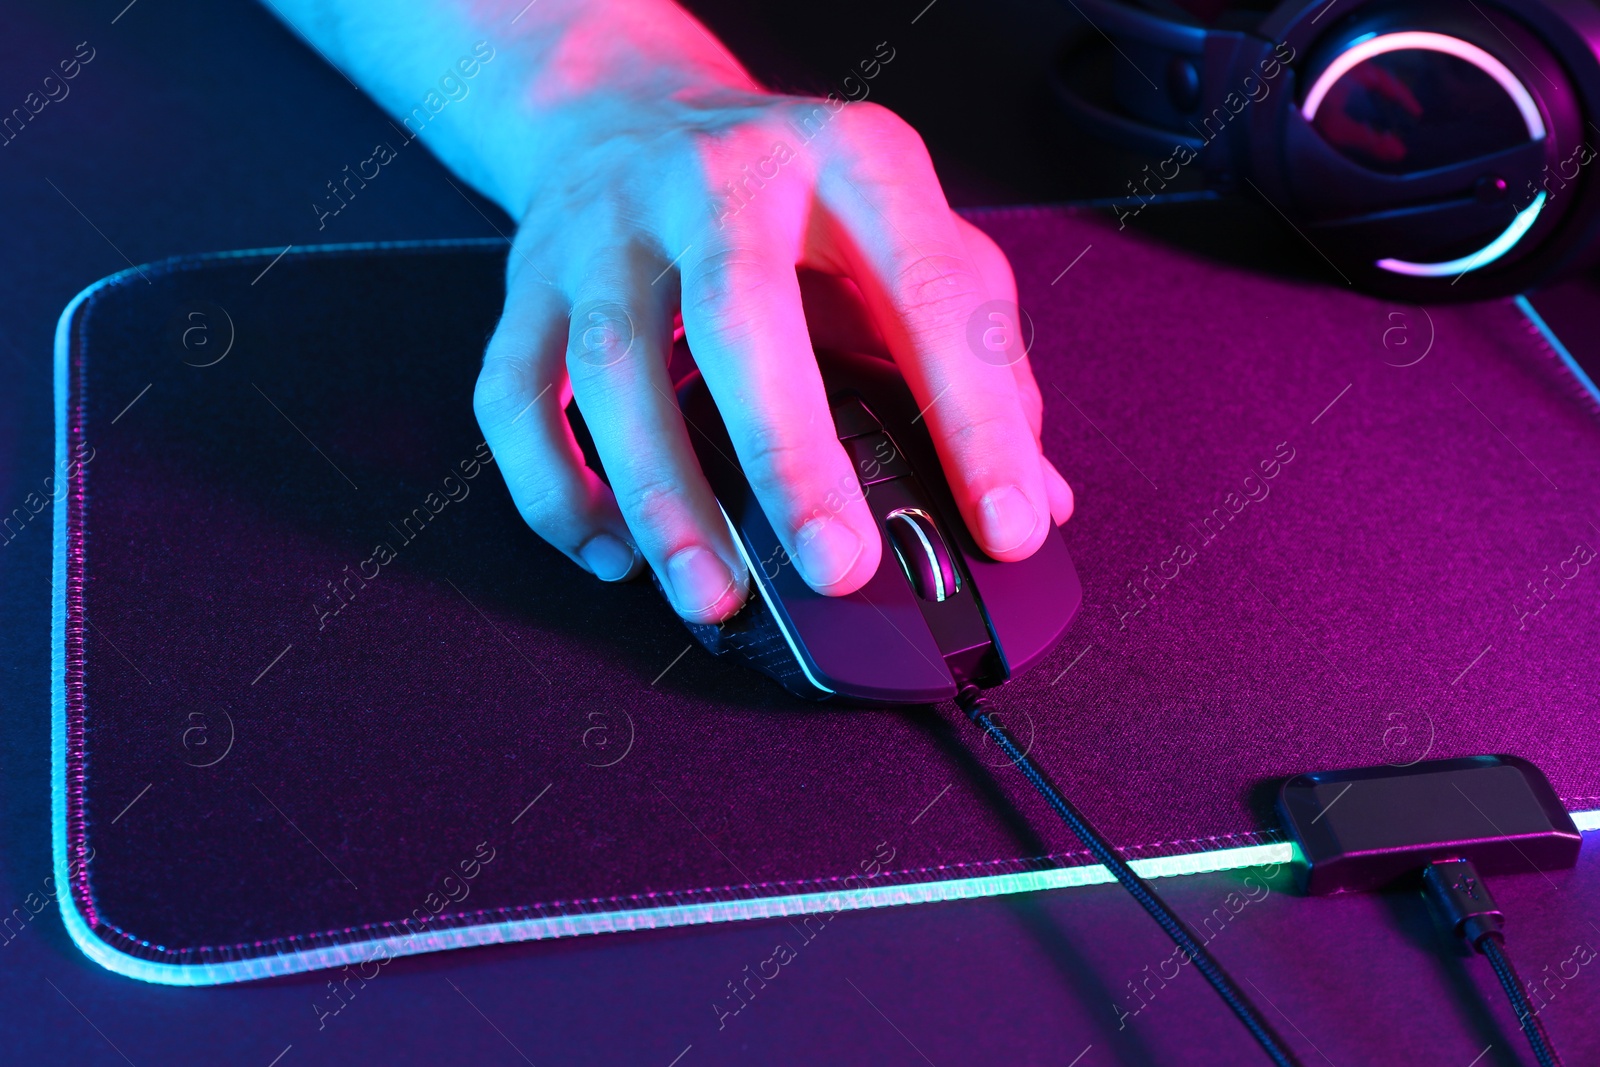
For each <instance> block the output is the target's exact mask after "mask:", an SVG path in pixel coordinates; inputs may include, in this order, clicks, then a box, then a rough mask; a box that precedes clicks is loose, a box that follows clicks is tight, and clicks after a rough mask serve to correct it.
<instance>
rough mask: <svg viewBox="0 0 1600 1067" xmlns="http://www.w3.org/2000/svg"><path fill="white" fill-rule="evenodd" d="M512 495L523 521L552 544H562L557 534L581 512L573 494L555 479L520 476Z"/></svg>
mask: <svg viewBox="0 0 1600 1067" xmlns="http://www.w3.org/2000/svg"><path fill="white" fill-rule="evenodd" d="M512 496H513V498H514V499H515V500H516V502H517V511H518V513H519V514H521V516H522V521H523V522H526V523H527V524H528V525H529V526H530V527H531V528H532V529H533V532H534V533H536V534H538V535H539V536H540V537H543V538H544V539H545V540H546V541H549V542H550V543H551V544H557V543H558V540H559V538H558V537H557V536H556V535H557V533H558V532H559V531H560V529H561V528H562V527H563V526H564V525H566V524H567V523H569V522H570V521H571V519H572V517H573V516H574V515H575V514H576V513H577V511H578V508H577V503H578V502H577V501H576V500H575V499H573V495H572V494H571V493H569V492H568V491H567V490H566V488H565V487H564V486H562V485H561V484H560V483H559V482H557V481H554V480H551V479H544V478H539V479H527V478H524V479H519V480H518V484H517V485H516V486H515V491H514V492H513V493H512Z"/></svg>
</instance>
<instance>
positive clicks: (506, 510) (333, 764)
mask: <svg viewBox="0 0 1600 1067" xmlns="http://www.w3.org/2000/svg"><path fill="white" fill-rule="evenodd" d="M976 221H978V222H979V223H980V224H981V225H983V226H984V227H985V228H986V229H987V230H988V231H989V232H990V233H992V234H993V235H994V237H995V238H996V239H997V240H998V241H999V242H1000V244H1001V245H1002V246H1003V247H1004V248H1005V249H1006V251H1007V252H1008V253H1009V254H1010V256H1011V257H1012V261H1013V263H1014V265H1015V266H1016V269H1017V274H1018V278H1019V284H1020V288H1021V294H1022V302H1023V306H1024V308H1025V309H1026V310H1027V312H1028V313H1029V316H1030V318H1031V326H1032V329H1033V331H1034V338H1033V345H1032V359H1033V363H1034V367H1035V370H1036V373H1037V375H1038V378H1039V382H1040V385H1041V387H1042V389H1043V392H1044V398H1045V405H1046V419H1047V423H1046V428H1045V436H1044V441H1045V448H1046V451H1047V452H1048V454H1049V455H1050V456H1051V458H1052V459H1053V460H1054V461H1055V463H1056V465H1057V466H1058V467H1059V468H1060V469H1061V470H1062V471H1063V472H1065V473H1066V475H1067V477H1068V478H1069V480H1071V482H1072V484H1073V488H1074V490H1075V491H1076V492H1077V496H1078V514H1077V516H1076V517H1075V518H1074V519H1073V520H1072V521H1071V522H1070V523H1069V524H1068V526H1067V527H1066V531H1065V533H1066V538H1067V542H1068V545H1069V547H1070V549H1071V552H1072V554H1073V558H1074V560H1075V562H1076V564H1077V568H1078V571H1079V574H1080V576H1081V577H1082V580H1083V587H1084V607H1083V609H1082V610H1081V611H1080V613H1079V615H1078V617H1077V619H1076V620H1075V621H1074V623H1073V625H1072V627H1071V629H1070V630H1069V631H1068V634H1067V638H1066V640H1065V642H1064V643H1063V644H1062V645H1061V646H1060V647H1058V648H1057V649H1056V650H1055V652H1054V653H1053V654H1052V655H1051V656H1050V657H1048V658H1047V659H1046V661H1045V662H1044V663H1043V664H1042V665H1040V666H1039V667H1037V668H1035V669H1034V670H1033V671H1032V672H1030V673H1029V674H1027V675H1026V676H1025V677H1023V678H1021V679H1020V680H1018V681H1016V682H1013V683H1011V684H1010V685H1008V686H1007V687H1005V688H1004V689H1003V690H1001V691H999V692H998V693H997V694H996V697H995V702H994V706H995V707H996V708H998V709H999V711H1000V713H1001V715H1002V717H1003V718H1007V719H1008V720H1009V722H1010V724H1011V726H1012V729H1013V731H1014V732H1015V733H1016V734H1018V736H1019V738H1020V740H1021V741H1022V742H1023V743H1024V744H1026V745H1027V746H1028V747H1029V749H1030V751H1031V753H1032V754H1033V755H1034V757H1035V758H1036V759H1037V760H1038V761H1039V762H1040V763H1041V764H1043V765H1044V766H1045V767H1046V768H1047V769H1048V770H1049V771H1050V772H1051V773H1052V774H1053V775H1054V777H1055V778H1056V779H1057V780H1058V782H1059V783H1060V784H1061V786H1062V787H1063V788H1064V789H1065V790H1066V791H1067V792H1068V794H1069V795H1071V796H1073V797H1074V798H1075V799H1076V801H1077V802H1078V803H1079V805H1080V806H1081V807H1082V808H1083V809H1084V810H1085V812H1086V813H1087V814H1088V815H1089V816H1090V817H1091V818H1092V819H1094V820H1095V822H1096V823H1097V824H1099V825H1100V827H1101V828H1102V829H1103V830H1104V831H1105V832H1106V833H1107V835H1108V836H1109V837H1111V839H1112V840H1113V841H1114V842H1115V843H1117V844H1118V845H1119V846H1120V847H1122V848H1124V849H1125V850H1126V853H1127V854H1128V855H1129V856H1130V857H1137V858H1139V859H1140V860H1141V868H1142V869H1143V870H1144V871H1145V872H1146V873H1150V874H1162V873H1178V872H1183V871H1193V870H1202V869H1219V868H1225V867H1230V866H1240V865H1245V864H1250V863H1259V862H1265V861H1267V860H1272V859H1282V858H1284V857H1286V856H1287V846H1286V845H1284V844H1282V843H1281V842H1280V841H1279V839H1278V837H1277V835H1276V834H1275V833H1274V831H1273V830H1272V825H1273V819H1272V813H1271V786H1270V782H1271V781H1272V780H1274V779H1281V778H1283V777H1286V776H1289V775H1292V774H1296V773H1299V772H1302V771H1307V770H1315V769H1323V768H1331V767H1340V766H1357V765H1365V764H1376V763H1385V762H1390V763H1407V762H1411V761H1413V760H1417V759H1421V758H1423V757H1424V756H1431V757H1445V756H1458V755H1467V754H1475V753H1480V752H1504V753H1509V754H1513V755H1517V756H1521V757H1524V758H1527V759H1531V760H1533V761H1534V762H1535V763H1537V764H1539V765H1540V766H1541V767H1543V768H1544V769H1545V770H1546V772H1547V773H1548V774H1549V776H1550V778H1551V780H1552V782H1553V783H1554V785H1555V787H1556V789H1557V791H1558V793H1559V794H1560V796H1561V797H1562V800H1563V802H1564V803H1565V804H1566V805H1567V807H1568V808H1569V809H1570V810H1585V809H1588V808H1594V807H1600V797H1597V794H1600V733H1597V732H1596V731H1595V730H1594V729H1593V718H1594V693H1595V692H1596V691H1597V690H1600V627H1596V626H1595V624H1594V623H1595V618H1596V609H1597V607H1600V562H1597V560H1596V555H1595V553H1596V550H1597V549H1600V531H1597V530H1596V529H1595V525H1594V524H1595V523H1596V521H1600V520H1597V517H1600V507H1597V504H1600V485H1597V482H1596V479H1595V478H1594V472H1595V471H1596V470H1600V421H1597V413H1596V412H1595V410H1594V409H1593V405H1592V404H1591V403H1590V402H1589V399H1588V397H1587V395H1586V394H1585V393H1583V392H1582V390H1581V389H1580V387H1579V386H1578V384H1577V383H1576V381H1575V380H1574V379H1572V378H1571V376H1570V375H1569V374H1568V372H1567V371H1566V370H1565V369H1564V368H1563V366H1562V365H1561V364H1560V362H1559V361H1558V359H1557V357H1556V356H1555V355H1554V354H1553V353H1552V352H1551V351H1550V349H1549V348H1548V346H1546V345H1545V343H1544V342H1543V340H1542V339H1541V338H1540V337H1539V336H1538V335H1537V334H1536V333H1535V332H1534V330H1533V329H1531V328H1530V325H1529V323H1528V321H1527V320H1526V319H1525V318H1524V317H1523V315H1522V314H1521V312H1520V311H1519V310H1518V307H1517V306H1516V305H1515V304H1513V303H1509V302H1507V303H1493V304H1485V305H1477V306H1470V307H1456V308H1449V309H1438V308H1434V309H1422V308H1416V307H1407V306H1399V305H1388V304H1384V303H1381V302H1379V301H1375V300H1371V299H1368V298H1364V297H1360V296H1356V295H1352V294H1351V293H1349V292H1346V291H1339V290H1335V289H1331V288H1327V287H1324V286H1321V285H1316V284H1311V283H1308V282H1299V281H1293V280H1284V279H1275V278H1268V277H1263V276H1258V275H1253V274H1249V273H1245V272H1242V271H1238V270H1233V269H1228V268H1224V267H1221V266H1218V265H1216V264H1213V263H1209V262H1206V261H1203V260H1200V259H1197V258H1195V257H1192V256H1189V255H1187V254H1184V253H1181V252H1178V251H1175V250H1173V249H1172V248H1169V247H1164V246H1162V245H1159V244H1156V243H1153V242H1150V241H1147V240H1144V239H1141V238H1137V237H1134V236H1131V235H1127V234H1121V233H1118V232H1116V231H1115V230H1114V229H1113V228H1111V227H1110V226H1108V225H1106V224H1105V223H1104V222H1103V221H1101V220H1099V219H1098V218H1096V217H1094V216H1091V215H1079V214H1075V213H1073V212H1071V211H1068V210H1055V209H1051V210H1018V211H1003V212H995V213H985V214H979V215H977V216H976ZM505 254H506V249H505V246H504V244H503V243H501V242H488V243H485V242H456V243H443V244H429V245H408V246H382V247H374V246H365V247H343V248H328V249H307V250H291V251H288V252H286V253H283V254H281V255H280V254H279V253H278V252H277V250H273V251H270V252H265V253H259V254H258V253H243V254H236V255H222V256H209V257H197V258H187V259H180V260H174V261H171V262H168V263H164V264H160V265H156V266H150V267H145V268H142V269H138V270H133V271H128V272H124V273H123V274H120V275H117V276H115V277H113V278H110V279H107V280H106V281H104V282H102V283H100V284H98V285H96V286H94V287H92V288H91V289H90V290H88V291H86V292H85V293H84V294H83V295H81V296H80V297H79V298H78V299H77V300H76V301H74V303H73V304H72V305H71V306H70V307H69V308H68V309H67V311H66V312H65V313H64V315H63V317H62V325H61V329H60V332H59V335H58V338H57V435H58V440H57V452H58V456H57V458H58V461H59V466H58V471H57V475H58V477H59V478H61V479H62V483H63V485H64V486H65V490H64V494H63V495H64V501H65V503H66V505H67V506H65V507H59V508H56V509H55V511H54V514H55V518H56V560H55V598H56V599H55V612H54V625H55V635H54V652H55V662H54V672H55V677H54V686H53V689H54V699H55V708H54V717H55V729H54V743H53V760H54V791H55V798H54V821H55V853H56V854H55V863H56V871H57V878H58V883H59V884H61V885H65V886H68V887H69V888H70V891H69V892H66V893H62V894H61V895H60V900H61V902H62V908H63V912H64V914H65V917H66V922H67V926H68V929H69V931H70V932H71V934H72V936H73V938H74V940H75V941H76V942H77V943H78V945H79V946H80V947H81V948H82V949H83V950H84V951H85V952H87V953H88V954H89V955H90V956H91V957H93V958H94V959H95V960H97V961H98V962H100V963H102V964H103V965H105V966H107V967H109V968H111V969H113V970H116V971H119V972H121V973H124V974H130V975H134V976H137V977H140V978H144V979H148V980H152V981H161V982H171V983H196V984H197V983H214V982H227V981H237V980H242V979H248V978H253V977H260V976H265V975H270V974H280V973H285V972H289V971H296V970H305V969H309V968H314V967H322V966H332V965H337V964H346V963H355V962H365V961H371V960H373V959H381V958H386V957H388V956H392V955H399V954H404V953H411V952H420V951H427V950H433V949H440V948H448V947H454V946H461V945H472V944H483V943H487V942H493V941H508V940H519V939H528V938H539V937H553V936H562V935H567V934H578V933H592V932H600V931H608V930H622V929H632V928H640V927H650V926H664V925H675V924H689V923H701V922H712V921H718V920H723V919H734V918H748V917H759V916H770V915H783V914H798V913H803V912H832V911H836V910H838V909H840V908H850V907H872V906H880V905H887V904H899V903H910V902H916V901H926V900H939V899H951V898H956V897H962V896H973V895H981V894H992V893H1003V892H1014V891H1020V890H1027V889H1036V888H1046V887H1052V886H1068V885H1073V884H1082V883H1084V882H1087V881H1094V880H1099V879H1100V878H1102V877H1103V874H1102V872H1100V870H1099V868H1097V867H1091V866H1088V865H1087V861H1086V858H1085V856H1084V855H1083V854H1082V853H1081V852H1079V851H1077V850H1076V849H1075V848H1073V847H1072V844H1071V843H1070V842H1069V841H1068V839H1067V838H1066V837H1065V836H1064V831H1063V830H1062V829H1061V828H1060V827H1059V826H1058V825H1057V824H1056V822H1055V820H1054V819H1053V818H1052V817H1051V816H1050V814H1049V812H1048V811H1047V810H1046V809H1045V808H1044V807H1043V804H1042V802H1040V801H1039V800H1038V799H1037V798H1036V797H1035V796H1033V795H1032V794H1031V792H1030V791H1029V790H1028V787H1027V784H1026V783H1025V782H1023V781H1021V780H1020V776H1018V775H1016V774H1015V773H1014V772H1013V771H1011V769H1010V768H1008V767H1007V766H1006V765H1005V760H1004V757H1003V756H1001V755H1000V754H999V753H998V752H995V751H993V750H989V749H984V748H982V747H981V746H980V747H977V748H973V749H969V748H968V747H967V741H968V738H967V737H965V736H963V734H962V731H963V730H970V729H971V728H970V727H969V726H967V724H965V723H964V722H962V721H960V719H959V716H958V714H957V713H956V712H955V711H954V709H953V708H950V707H948V706H945V707H934V708H920V709H918V708H914V709H906V710H870V711H869V710H860V709H850V708H839V707H830V706H826V705H824V706H816V705H811V704H807V703H804V702H801V701H799V700H797V699H795V698H793V697H791V696H789V695H788V694H787V693H785V692H784V691H783V690H782V689H781V688H779V687H778V686H777V685H776V684H775V683H773V682H771V681H769V680H767V679H765V678H763V677H761V676H759V675H757V674H755V673H754V672H751V671H749V670H746V669H743V668H740V667H738V666H737V665H734V664H730V663H727V662H725V661H719V660H716V659H714V658H713V657H711V656H710V655H708V654H707V653H705V652H703V651H702V650H701V649H700V648H699V647H698V646H697V645H695V643H694V641H693V640H692V639H691V638H690V636H689V634H688V633H687V632H686V631H685V629H684V627H683V626H682V624H681V623H679V621H678V620H677V619H676V618H675V617H674V616H673V614H672V613H671V611H670V610H669V609H668V608H667V606H666V605H665V603H664V602H663V601H662V600H661V599H660V597H659V596H658V595H657V594H656V592H655V590H654V589H653V588H652V587H651V585H650V584H649V583H648V582H637V583H633V584H630V585H625V586H607V585H603V584H601V583H599V582H596V581H594V580H593V579H592V578H590V577H588V576H587V575H585V574H583V573H581V572H580V571H579V570H578V569H577V568H576V567H574V566H573V565H571V564H570V563H569V562H568V561H567V560H566V559H565V558H564V557H562V556H560V555H559V554H557V553H556V552H555V551H554V550H552V549H550V548H548V547H546V546H545V545H544V544H542V543H541V542H540V541H539V540H538V539H537V538H536V537H535V536H534V535H533V534H532V533H531V532H530V531H529V530H528V529H527V528H526V527H525V526H524V525H523V523H522V522H521V520H520V519H519V517H518V515H517V513H516V511H515V509H514V508H513V506H512V504H511V502H510V499H509V497H508V495H507V493H506V490H505V487H504V485H503V484H502V482H501V479H500V474H499V471H498V469H497V468H496V466H495V463H494V457H493V456H492V455H491V454H490V452H489V450H488V449H487V448H486V447H485V446H484V444H483V436H482V434H481V433H479V432H478V429H477V426H476V423H475V421H474V419H473V415H472V406H471V396H472V388H473V381H474V378H475V375H476V371H477V367H478V363H479V359H480V355H481V352H482V349H483V345H484V342H485V340H486V338H487V336H488V334H489V332H490V330H491V329H492V328H493V326H494V323H495V320H496V315H497V312H498V309H499V305H500V299H501V291H502V290H501V272H502V270H503V267H504V259H505ZM1080 254H1082V259H1081V261H1079V260H1077V259H1076V258H1075V257H1078V256H1079V255H1080ZM1069 264H1076V265H1075V266H1073V267H1072V269H1071V270H1070V271H1067V270H1066V268H1067V267H1068V266H1069Z"/></svg>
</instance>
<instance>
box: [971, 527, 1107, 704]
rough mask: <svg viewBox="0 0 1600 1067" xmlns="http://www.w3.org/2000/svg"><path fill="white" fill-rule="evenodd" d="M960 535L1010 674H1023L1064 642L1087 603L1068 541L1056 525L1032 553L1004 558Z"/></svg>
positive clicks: (975, 582) (974, 582)
mask: <svg viewBox="0 0 1600 1067" xmlns="http://www.w3.org/2000/svg"><path fill="white" fill-rule="evenodd" d="M957 540H958V542H959V543H961V547H962V549H963V554H964V555H965V556H966V564H967V573H968V574H970V575H971V576H972V584H973V585H975V586H976V587H977V589H978V599H979V600H981V601H982V602H983V611H984V614H985V615H986V616H988V619H989V627H990V629H991V630H992V631H993V632H994V637H995V646H996V647H997V648H998V649H999V650H1000V657H1001V659H1002V660H1004V662H1005V665H1006V674H1007V675H1008V676H1010V675H1015V674H1019V673H1021V672H1022V671H1024V670H1026V669H1027V668H1029V667H1031V666H1032V665H1033V664H1035V663H1037V662H1038V661H1039V660H1041V659H1043V658H1044V657H1045V656H1046V655H1048V654H1049V652H1050V651H1051V650H1052V649H1053V648H1055V646H1056V645H1057V644H1059V643H1060V641H1061V638H1062V637H1063V636H1064V635H1065V634H1066V632H1067V627H1068V626H1069V625H1070V624H1071V622H1072V618H1073V616H1074V615H1076V614H1077V613H1078V607H1079V606H1080V605H1081V604H1082V603H1083V586H1082V584H1081V583H1080V582H1079V581H1078V572H1077V570H1076V569H1075V568H1074V567H1073V565H1072V557H1071V556H1069V555H1068V554H1067V543H1066V541H1065V540H1064V539H1063V538H1062V536H1061V531H1060V530H1058V529H1055V528H1054V527H1052V528H1051V530H1050V533H1049V535H1048V536H1047V537H1046V538H1045V539H1044V544H1042V545H1040V546H1039V550H1038V551H1037V552H1035V553H1034V554H1033V555H1031V556H1029V557H1028V558H1027V559H1024V560H1018V561H1016V562H1014V563H1000V562H998V561H996V560H993V559H990V558H989V557H988V556H987V555H985V554H984V553H983V552H982V551H979V550H978V548H977V546H976V545H975V544H971V538H970V535H968V534H965V531H963V532H962V534H958V536H957Z"/></svg>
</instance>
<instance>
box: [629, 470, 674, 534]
mask: <svg viewBox="0 0 1600 1067" xmlns="http://www.w3.org/2000/svg"><path fill="white" fill-rule="evenodd" d="M617 505H618V507H620V508H621V509H622V513H623V515H625V516H626V517H627V519H628V525H629V526H630V527H632V528H633V529H635V530H662V529H667V528H670V527H671V526H672V525H674V524H675V522H676V520H677V519H678V518H679V517H680V516H681V515H682V514H683V513H684V512H685V511H687V509H688V502H687V500H686V499H685V496H684V487H683V479H682V478H680V477H674V476H673V474H672V472H670V471H664V470H659V471H646V472H643V473H641V474H639V475H636V476H635V477H632V478H630V479H629V480H628V484H627V485H626V486H625V487H623V488H622V491H621V492H619V493H617Z"/></svg>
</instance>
